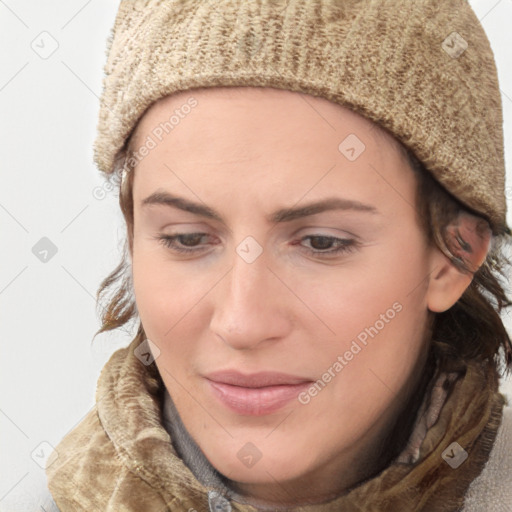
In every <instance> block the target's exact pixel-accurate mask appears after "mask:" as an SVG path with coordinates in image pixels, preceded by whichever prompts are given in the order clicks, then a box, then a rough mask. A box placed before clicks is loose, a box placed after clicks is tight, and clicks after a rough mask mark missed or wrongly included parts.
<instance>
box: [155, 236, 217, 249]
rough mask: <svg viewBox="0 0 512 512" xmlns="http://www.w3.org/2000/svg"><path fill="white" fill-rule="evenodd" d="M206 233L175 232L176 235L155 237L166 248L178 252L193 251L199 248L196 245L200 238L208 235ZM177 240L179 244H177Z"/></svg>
mask: <svg viewBox="0 0 512 512" xmlns="http://www.w3.org/2000/svg"><path fill="white" fill-rule="evenodd" d="M208 236H209V235H208V234H207V233H177V234H176V235H159V236H157V237H156V238H157V239H158V240H159V241H160V242H161V243H162V244H163V245H164V246H165V247H167V248H169V249H172V250H173V251H176V252H180V253H193V252H198V251H200V250H201V249H197V245H198V244H200V242H201V240H202V239H203V238H205V237H208ZM176 241H178V242H179V243H180V244H181V245H177V244H176Z"/></svg>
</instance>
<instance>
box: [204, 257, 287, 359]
mask: <svg viewBox="0 0 512 512" xmlns="http://www.w3.org/2000/svg"><path fill="white" fill-rule="evenodd" d="M291 299H292V297H291V293H290V291H289V290H288V289H287V288H286V286H284V285H283V283H282V282H281V281H280V280H279V279H278V278H277V277H276V275H275V273H274V272H272V271H271V270H270V269H269V267H268V261H267V258H266V257H265V252H263V253H262V254H261V255H260V256H259V257H258V258H257V259H256V260H255V261H253V262H251V263H248V262H247V261H245V260H244V259H243V258H242V257H241V256H239V255H238V254H237V253H235V254H234V256H233V259H232V267H231V270H230V271H229V272H228V273H227V275H226V276H225V277H224V278H223V279H222V281H221V282H220V283H219V285H218V286H217V287H216V293H215V295H214V299H213V300H214V301H215V304H214V310H213V314H212V318H211V322H210V329H211V330H212V332H213V333H214V334H215V335H216V336H218V337H219V338H221V339H222V340H223V341H224V342H225V343H226V344H227V345H229V346H230V347H232V348H235V349H238V350H248V349H253V348H255V347H257V346H259V345H260V344H264V343H275V342H276V341H277V340H279V339H283V338H284V337H286V336H287V334H289V332H290V331H291V329H292V325H293V307H294V306H293V302H292V300H291Z"/></svg>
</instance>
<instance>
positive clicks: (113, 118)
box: [94, 0, 510, 234]
mask: <svg viewBox="0 0 512 512" xmlns="http://www.w3.org/2000/svg"><path fill="white" fill-rule="evenodd" d="M107 53H108V60H107V63H106V65H105V73H106V76H105V78H104V82H103V86H104V90H103V94H102V97H101V107H100V114H99V123H98V135H97V139H96V142H95V148H94V152H95V155H94V158H95V162H96V164H97V166H98V168H99V169H100V170H101V171H103V172H105V173H107V174H110V173H112V172H113V170H114V160H115V158H116V156H117V155H118V152H119V151H120V150H121V149H122V148H123V145H124V144H125V142H126V140H127V138H128V137H129V135H130V134H131V133H132V130H133V129H134V128H135V126H136V124H137V122H138V120H139V119H140V118H141V116H142V115H143V114H144V112H145V110H146V109H147V108H148V107H149V106H150V105H151V104H152V103H153V102H155V101H156V100H158V99H159V98H162V97H164V96H166V95H168V94H172V93H175V92H177V91H183V90H187V89H191V88H194V87H215V86H262V87H274V88H279V89H288V90H290V91H300V92H304V93H308V94H311V95H313V96H322V97H324V98H326V99H328V100H331V101H333V102H336V103H339V104H342V105H345V106H348V107H350V108H352V109H353V110H355V111H356V112H358V113H360V114H361V115H363V116H365V117H367V118H369V119H371V120H372V121H375V122H377V123H378V124H379V125H381V126H382V127H384V128H386V129H387V130H389V131H390V132H391V133H392V134H393V135H394V136H395V137H396V138H397V139H399V140H400V141H401V142H402V143H403V144H404V145H405V146H407V147H408V148H409V149H410V150H412V151H413V153H414V154H415V155H416V157H417V158H418V159H419V160H420V161H422V162H423V164H424V165H425V166H426V168H427V169H428V170H429V171H430V172H431V173H432V174H433V175H434V176H435V177H436V178H437V180H438V181H439V182H440V183H441V184H442V185H444V187H445V188H446V189H447V190H448V191H450V192H451V193H452V194H453V195H454V196H455V197H457V198H458V199H459V200H460V201H461V202H463V203H464V204H466V205H467V206H468V207H470V208H471V209H473V210H475V211H476V212H479V213H480V214H482V215H483V216H484V217H486V218H487V219H488V220H489V221H490V223H491V227H492V229H493V232H494V233H495V234H500V233H503V232H508V233H510V229H509V228H508V226H507V224H506V208H507V206H506V199H505V164H504V151H503V127H502V124H503V118H502V110H501V97H500V89H499V86H498V77H497V72H496V65H495V62H494V57H493V53H492V50H491V47H490V45H489V41H488V39H487V37H486V35H485V32H484V30H483V28H482V26H481V25H480V22H479V21H478V19H477V17H476V16H475V13H474V12H473V10H472V9H471V7H470V6H469V4H468V3H467V1H465V0H414V1H412V0H122V1H121V4H120V6H119V11H118V13H117V17H116V20H115V24H114V27H113V29H112V33H111V35H110V38H109V41H108V43H107Z"/></svg>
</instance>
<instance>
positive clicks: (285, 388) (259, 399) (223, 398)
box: [208, 380, 311, 416]
mask: <svg viewBox="0 0 512 512" xmlns="http://www.w3.org/2000/svg"><path fill="white" fill-rule="evenodd" d="M208 383H209V384H210V387H211V389H212V391H213V394H214V395H215V396H216V397H217V398H218V399H219V400H220V402H221V403H223V404H224V405H225V406H227V407H228V408H229V409H231V410H232V411H234V412H236V413H238V414H245V415H247V416H263V415H264V414H271V413H273V412H275V411H278V410H279V409H281V408H282V407H284V406H285V405H286V404H287V403H288V402H290V401H291V400H293V399H294V398H297V396H298V394H299V393H300V392H301V391H303V390H305V389H306V388H308V387H309V386H310V385H311V383H310V382H304V383H302V384H294V385H281V386H268V387H265V388H242V387H239V386H231V385H230V384H223V383H220V382H213V381H211V380H208Z"/></svg>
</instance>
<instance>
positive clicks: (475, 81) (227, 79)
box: [48, 0, 512, 512]
mask: <svg viewBox="0 0 512 512" xmlns="http://www.w3.org/2000/svg"><path fill="white" fill-rule="evenodd" d="M464 36H466V37H467V38H468V39H469V38H471V40H470V43H471V44H469V43H468V41H467V40H466V39H465V37H464ZM105 71H106V74H107V76H106V79H105V83H104V91H103V96H102V104H101V112H100V123H99V126H98V139H97V141H96V148H95V149H96V162H97V164H98V166H99V168H100V169H101V170H102V171H103V172H105V173H106V174H107V175H109V176H113V177H114V179H115V178H116V177H119V176H120V175H121V182H120V184H119V186H120V206H121V209H122V212H123V214H124V218H125V220H126V225H127V245H126V249H127V250H126V259H125V260H124V261H123V262H121V264H120V265H119V266H118V268H117V269H116V270H115V271H114V272H113V273H112V274H111V275H110V276H109V277H108V278H107V279H106V280H105V281H104V282H103V283H102V286H101V288H100V292H99V296H102V295H103V294H106V292H107V291H109V290H110V289H115V293H114V295H113V296H112V297H111V298H110V299H111V300H110V302H109V304H108V306H107V308H106V309H105V311H104V312H103V325H102V328H101V329H100V331H99V332H103V331H106V330H111V329H114V328H117V327H119V326H121V325H124V324H125V323H126V322H128V321H130V320H132V319H136V318H137V317H138V319H139V326H138V331H137V334H136V336H135V338H134V340H133V341H132V343H131V344H130V346H129V347H127V348H125V349H122V350H120V351H117V352H116V353H115V354H114V355H113V356H112V358H111V359H110V360H109V362H108V363H107V364H106V365H105V368H104V369H103V372H102V375H101V377H100V379H99V382H98V388H97V407H96V409H95V410H94V411H93V412H91V413H90V414H89V415H88V416H87V417H86V418H85V419H84V420H83V422H82V423H81V424H80V425H79V426H78V427H76V428H75V429H74V430H73V431H72V432H71V433H70V434H68V435H67V436H66V437H65V438H64V439H63V441H61V443H60V445H59V446H58V447H57V453H58V458H57V459H56V460H55V461H54V462H53V463H52V464H50V465H49V466H48V476H49V488H50V491H51V492H52V495H53V497H54V499H55V502H56V504H57V505H58V507H59V508H60V510H61V511H62V512H65V511H67V510H86V509H87V510H90V509H91V508H92V509H98V510H116V511H121V510H126V511H128V510H130V511H131V510H133V511H135V510H148V511H157V510H158V511H160V510H162V511H163V510H183V511H189V512H190V511H192V510H198V511H202V510H211V511H214V510H239V511H252V510H304V511H306V510H307V511H316V512H319V511H322V512H323V511H334V510H343V511H362V510H364V511H397V510H398V511H401V510H404V511H420V510H421V511H455V510H464V511H466V512H467V511H471V510H483V509H484V507H485V509H486V510H489V509H490V510H504V509H503V507H504V506H506V505H507V503H506V502H505V501H504V500H506V497H505V495H504V494H502V495H501V496H500V493H506V492H509V491H508V488H509V484H510V483H511V482H510V477H509V475H508V474H503V475H499V476H497V475H496V466H497V464H498V463H500V464H503V460H500V459H499V458H500V457H503V444H504V442H505V441H506V438H507V436H508V435H510V434H509V432H510V428H511V427H510V421H512V420H510V412H508V408H507V407H504V403H505V399H504V396H503V395H501V394H500V393H499V392H498V385H499V381H498V378H499V375H500V372H502V373H503V372H504V371H506V370H507V369H510V367H511V365H512V348H511V343H510V337H509V335H508V333H507V331H506V330H505V328H504V326H503V323H502V321H501V318H500V316H499V312H500V311H501V309H502V308H504V307H507V306H509V305H510V304H511V303H510V301H509V299H508V297H507V296H506V294H505V292H504V290H503V288H502V283H501V282H500V279H499V277H500V273H501V275H502V276H505V275H506V274H505V273H504V272H503V269H504V264H505V259H504V256H503V244H504V243H507V242H509V241H510V234H511V232H510V229H509V227H508V226H507V224H506V220H505V219H506V216H505V214H506V203H505V194H504V186H505V185H504V162H503V135H502V128H501V105H500V96H499V87H498V83H497V77H496V70H495V65H494V60H493V56H492V52H491V50H490V47H489V44H488V41H487V39H486V37H485V34H484V33H483V30H482V28H481V26H480V24H479V22H478V20H477V18H476V17H475V15H474V13H473V12H472V10H471V8H470V7H469V6H468V4H467V3H466V2H464V1H462V0H451V1H443V2H440V1H437V0H429V1H427V0H423V1H420V2H414V3H411V2H406V1H405V0H394V1H389V0H387V1H384V0H380V1H378V0H372V1H370V0H368V1H361V2H355V1H343V2H342V1H333V0H330V1H328V0H324V1H320V0H312V1H308V2H298V1H295V2H292V1H290V2H286V4H285V3H284V2H277V1H271V0H267V1H258V2H244V3H237V2H232V1H223V2H215V3H212V2H192V1H167V2H162V1H133V0H130V1H128V0H125V1H124V2H122V3H121V5H120V8H119V12H118V16H117V18H116V23H115V26H114V30H113V33H112V37H111V40H110V42H109V57H108V62H107V65H106V68H105ZM507 418H508V419H507ZM497 449H499V450H500V451H496V450H497ZM507 450H509V447H508V448H507ZM508 463H509V464H510V462H508ZM489 489H492V493H493V496H492V497H493V499H494V500H495V501H496V504H495V505H492V503H491V502H490V501H489V497H488V495H487V494H488V491H489ZM492 506H494V508H492ZM489 507H491V508H489ZM500 507H501V508H500Z"/></svg>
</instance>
